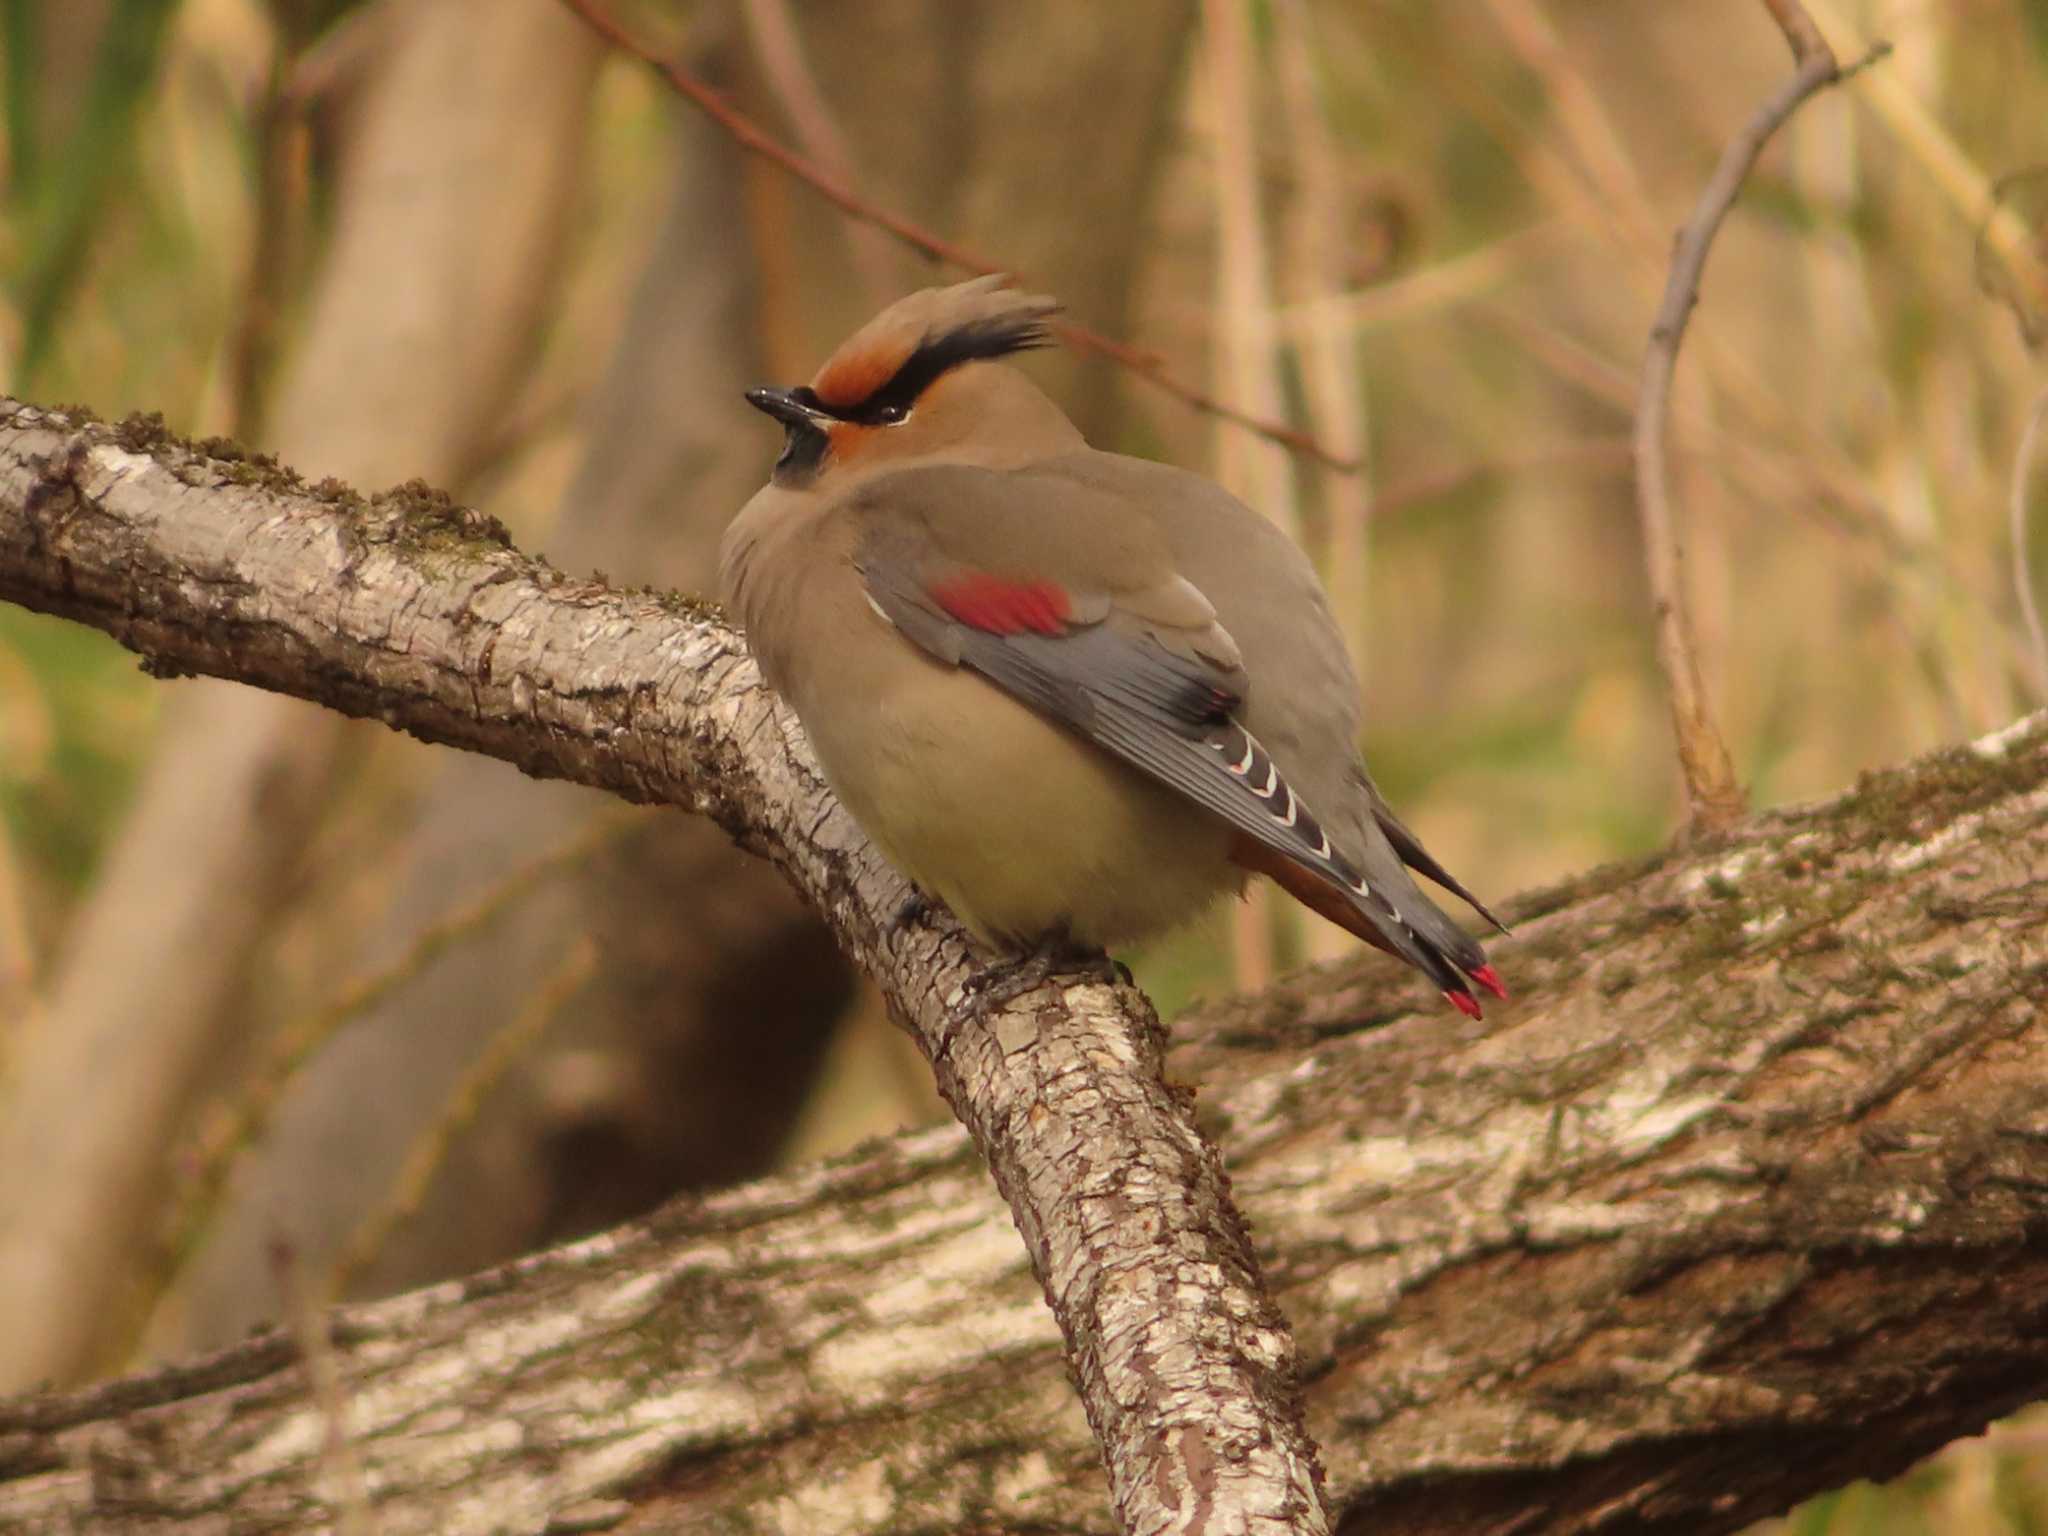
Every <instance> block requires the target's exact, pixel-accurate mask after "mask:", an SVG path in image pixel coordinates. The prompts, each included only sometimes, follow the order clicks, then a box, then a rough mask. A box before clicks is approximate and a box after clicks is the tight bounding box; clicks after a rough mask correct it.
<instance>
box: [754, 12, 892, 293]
mask: <svg viewBox="0 0 2048 1536" xmlns="http://www.w3.org/2000/svg"><path fill="white" fill-rule="evenodd" d="M741 10H742V11H743V12H744V13H745V15H746V18H747V32H748V34H749V35H750V36H751V38H752V40H753V44H754V56H755V57H756V58H758V59H759V60H760V61H761V73H762V74H763V75H764V76H766V77H767V81H768V88H769V89H770V90H771V91H773V92H774V93H775V97H776V100H778V101H779V102H781V104H782V110H783V111H784V112H786V113H787V114H788V115H789V122H790V126H791V127H793V128H795V129H796V136H797V141H798V142H799V143H801V144H802V145H803V147H804V153H805V154H807V155H809V156H810V158H811V160H812V162H813V163H814V164H817V165H819V166H822V167H823V168H824V169H825V171H826V173H827V174H828V175H830V176H831V177H832V178H833V180H835V181H837V182H839V183H841V184H842V185H844V186H847V187H851V186H853V185H854V173H853V151H852V150H851V149H850V148H849V147H848V146H847V142H846V135H845V133H843V132H842V131H841V130H840V127H839V123H838V120H837V119H836V118H834V117H833V115H832V108H831V105H830V104H829V103H828V102H827V101H826V100H825V93H824V92H823V91H821V90H819V89H818V81H817V77H816V76H815V75H813V74H812V73H811V66H810V63H809V61H808V60H806V59H805V58H804V48H803V40H802V39H801V38H800V37H798V36H797V30H796V20H795V18H794V17H792V16H791V15H790V14H789V0H746V3H745V4H744V5H743V6H742V7H741ZM846 233H847V238H848V242H849V243H850V244H851V245H852V247H853V264H854V267H855V268H856V270H858V272H859V273H860V280H861V286H862V287H863V288H864V289H866V291H867V296H868V299H869V301H870V303H871V304H872V305H873V307H875V308H877V309H879V308H881V306H882V305H883V304H885V303H887V302H888V301H889V299H890V297H891V293H890V285H891V274H890V253H889V246H888V243H887V241H886V240H885V239H884V238H883V236H882V232H881V231H880V230H879V229H877V228H875V226H874V225H872V224H863V223H853V224H849V225H847V226H846Z"/></svg>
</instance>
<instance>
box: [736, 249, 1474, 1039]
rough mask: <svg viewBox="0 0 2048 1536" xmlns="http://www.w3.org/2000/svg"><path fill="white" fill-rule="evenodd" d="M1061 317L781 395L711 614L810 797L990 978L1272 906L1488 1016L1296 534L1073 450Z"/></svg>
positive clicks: (900, 349)
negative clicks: (1365, 719)
mask: <svg viewBox="0 0 2048 1536" xmlns="http://www.w3.org/2000/svg"><path fill="white" fill-rule="evenodd" d="M1058 310H1059V305H1058V303H1057V302H1056V301H1055V300H1053V299H1051V298H1048V297H1045V296H1043V295H1037V294H1031V293H1026V292H1023V291H1021V290H1019V289H1016V288H1013V287H1010V286H1007V282H1006V279H1004V278H1003V277H1002V276H1000V275H995V276H989V277H983V278H976V279H973V280H970V281H967V282H962V283H956V284H953V285H951V286H946V287H937V288H927V289H924V290H922V291H919V292H916V293H912V294H909V295H907V296H906V297H904V298H901V299H899V300H897V301H896V302H895V303H893V304H891V305H890V306H889V307H887V308H886V309H884V310H883V311H882V312H881V313H880V314H878V315H876V316H875V317H874V318H873V319H871V320H870V321H868V323H867V324H865V325H863V326H862V327H861V328H860V329H859V330H858V331H856V332H855V333H854V334H853V336H852V337H850V338H849V339H848V340H847V341H846V342H844V343H843V344H842V345H841V346H840V347H839V349H838V350H837V351H836V352H834V353H833V354H832V355H831V356H830V357H829V358H828V359H827V360H826V362H825V363H824V365H823V366H822V367H821V368H819V370H818V371H817V373H816V374H815V375H813V376H812V378H811V380H810V382H809V383H807V384H802V385H798V386H796V387H794V388H780V387H774V388H770V387H763V388H756V389H750V390H748V391H747V392H746V399H747V401H748V403H749V404H751V405H753V406H755V407H756V408H757V409H759V410H761V411H764V412H766V413H767V414H768V415H769V416H770V417H772V418H774V420H775V421H777V422H778V423H780V424H781V426H782V428H783V430H784V440H783V446H782V452H781V455H780V457H778V458H777V459H776V461H775V466H774V469H773V472H772V473H771V475H770V477H769V480H768V483H767V484H766V485H764V486H763V487H762V488H761V489H760V490H759V491H758V492H757V493H756V494H755V495H754V496H753V497H752V498H751V499H750V500H749V501H748V502H747V503H746V505H745V506H744V507H743V508H742V509H741V510H740V511H739V513H738V514H737V515H736V516H735V517H734V518H733V520H732V521H731V523H730V524H729V525H728V526H727V529H726V531H725V534H724V536H723V538H722V539H721V541H720V550H719V582H720V588H721V595H722V597H723V600H724V602H725V604H726V607H727V610H728V612H730V613H732V614H733V615H735V616H736V617H737V619H738V622H739V625H740V628H741V629H742V631H743V632H744V635H745V639H746V645H747V648H748V650H749V652H750V653H751V654H752V656H753V657H754V659H755V662H756V664H757V665H758V667H759V669H760V672H761V674H762V676H763V677H764V678H765V679H766V681H767V683H768V684H769V686H770V687H772V688H773V689H774V690H775V692H776V693H777V694H779V695H780V696H781V698H782V699H783V700H784V701H785V702H786V703H787V704H788V705H789V706H790V708H791V709H792V710H794V712H795V714H796V716H797V718H798V720H799V721H801V722H802V724H803V727H804V730H805V732H806V734H807V735H808V737H809V739H810V743H811V746H812V750H813V751H814V752H815V754H816V756H817V759H818V762H819V764H820V766H821V768H822V769H823V771H824V775H825V778H826V781H827V782H828V783H829V784H830V786H831V787H832V789H833V791H834V793H835V794H836V795H837V796H838V798H839V800H840V802H841V803H842V804H844V805H845V807H846V808H847V809H848V811H850V812H851V813H852V815H853V817H854V819H855V820H856V821H857V822H858V823H859V824H860V826H861V827H862V829H863V830H864V831H865V832H866V833H867V835H868V837H869V838H870V839H871V840H872V841H873V842H874V843H875V844H876V846H877V847H878V848H879V849H880V850H881V852H882V853H883V854H884V856H885V857H887V858H888V860H889V861H890V863H891V864H893V865H894V866H895V867H896V869H897V870H898V871H899V872H900V873H902V874H903V875H905V876H906V877H908V879H909V880H910V882H911V883H912V885H913V887H914V888H915V890H916V892H917V893H918V894H919V896H920V897H922V898H935V899H936V900H938V901H942V902H943V903H944V904H945V905H946V906H947V907H948V908H950V909H951V911H952V912H953V914H954V915H955V916H956V917H958V918H959V920H960V921H961V922H962V923H963V924H964V925H965V926H966V927H967V929H968V930H969V931H970V932H971V933H973V934H974V935H975V936H976V937H977V938H978V939H980V940H981V941H983V942H984V943H985V944H987V945H990V946H991V947H993V948H995V949H997V950H998V951H1002V952H1006V953H1008V954H1010V955H1012V956H1024V955H1030V954H1067V955H1072V954H1080V953H1088V954H1099V953H1100V952H1102V951H1106V950H1107V949H1109V948H1111V947H1114V946H1117V945H1121V944H1128V943H1134V942H1138V941H1140V940H1143V939H1145V938H1148V937H1152V936H1155V935H1157V934H1160V933H1162V932H1166V931H1169V930H1171V929H1174V928H1176V927H1179V926H1182V925H1184V924H1185V923H1187V922H1189V921H1191V920H1192V919H1194V918H1195V917H1197V916H1199V915H1200V914H1201V913H1202V912H1203V911H1204V910H1205V909H1206V908H1207V907H1209V906H1210V905H1211V904H1212V903H1213V902H1214V901H1215V900H1216V899H1218V898H1219V897H1221V896H1222V895H1223V894H1224V893H1226V892H1234V891H1241V890H1242V889H1243V886H1244V884H1245V882H1246V880H1247V879H1248V878H1249V877H1250V876H1252V875H1266V876H1268V877H1270V878H1271V879H1272V880H1274V881H1275V882H1276V883H1277V884H1278V885H1279V886H1280V887H1281V888H1282V889H1283V890H1285V891H1286V892H1288V893H1289V894H1290V895H1291V896H1293V897H1294V898H1295V899H1296V900H1298V901H1300V902H1301V903H1302V904H1303V905H1305V906H1307V907H1309V908H1311V909H1312V910H1314V911H1316V912H1318V913H1321V914H1322V915H1323V916H1324V917H1326V918H1328V919H1330V920H1331V921H1332V922H1334V923H1336V924H1338V925H1339V926H1340V927H1342V928H1345V929H1347V930H1348V931H1349V932H1351V933H1353V934H1355V935H1357V936H1358V937H1359V938H1361V939H1363V940H1365V941H1366V942H1368V943H1370V944H1372V945H1374V946H1376V947H1378V948H1379V949H1382V950H1385V951H1387V952H1388V953H1389V954H1392V955H1394V956H1396V957H1398V958H1399V959H1401V960H1404V961H1406V962H1407V963H1408V964H1409V965H1412V966H1414V967H1415V968H1416V969H1417V970H1419V971H1421V972H1422V973H1423V974H1424V975H1425V976H1427V977H1428V978H1429V979H1430V981H1431V982H1433V983H1434V984H1435V985H1436V986H1437V987H1438V988H1439V989H1440V990H1441V991H1442V993H1443V994H1444V996H1445V998H1446V999H1447V1000H1448V1001H1449V1002H1450V1003H1451V1004H1452V1005H1453V1006H1455V1007H1456V1008H1458V1009H1459V1010H1460V1011H1461V1012H1463V1013H1465V1014H1467V1015H1469V1016H1471V1017H1473V1018H1478V1017H1480V1016H1481V1010H1480V1005H1479V1002H1478V1001H1477V999H1476V997H1475V996H1474V993H1473V987H1474V986H1477V987H1478V988H1480V989H1482V990H1484V991H1486V992H1488V993H1490V994H1492V995H1493V996H1495V997H1497V998H1501V999H1505V998H1506V997H1507V995H1508V994H1507V989H1506V987H1505V986H1504V985H1503V984H1502V982H1501V979H1500V976H1499V974H1498V973H1497V972H1496V971H1495V969H1494V968H1493V966H1492V965H1490V964H1489V963H1488V961H1487V958H1486V954H1485V951H1484V950H1483V949H1482V948H1481V946H1480V944H1479V942H1478V941H1477V940H1476V939H1474V938H1473V937H1472V936H1471V935H1470V934H1468V933H1467V932H1466V931H1465V929H1463V928H1462V927H1460V926H1459V925H1458V924H1457V923H1455V922H1454V921H1452V919H1451V918H1450V917H1449V916H1448V915H1447V914H1446V913H1445V912H1444V911H1443V910H1442V909H1440V908H1439V907H1438V906H1437V905H1436V904H1435V903H1434V902H1433V901H1432V900H1431V899H1430V898H1429V897H1428V896H1427V895H1425V894H1424V893H1423V891H1422V890H1421V888H1420V887H1419V886H1418V885H1417V884H1416V882H1415V880H1414V879H1413V878H1412V877H1411V875H1410V874H1409V871H1410V869H1413V870H1414V871H1416V872H1417V873H1419V874H1420V875H1422V876H1424V877H1426V878H1428V879H1429V880H1431V881H1433V882H1435V884H1437V885H1438V886H1440V887H1442V888H1443V889H1444V890H1446V891H1448V892H1450V893H1451V894H1452V895H1454V896H1456V897H1458V898H1460V899H1461V900H1462V901H1464V902H1466V903H1467V904H1468V905H1470V906H1471V907H1472V909H1473V910H1474V911H1475V912H1477V913H1478V914H1479V915H1480V916H1481V917H1482V918H1484V919H1485V920H1486V921H1487V922H1488V923H1490V924H1492V926H1493V927H1494V928H1496V929H1498V930H1499V931H1500V932H1502V933H1505V932H1507V930H1506V928H1505V927H1503V926H1502V925H1501V923H1500V921H1499V920H1498V919H1497V918H1495V917H1494V915H1493V914H1492V913H1491V912H1489V911H1488V910H1487V909H1486V907H1485V906H1484V905H1483V904H1482V903H1481V902H1480V901H1479V899H1478V898H1477V897H1475V896H1474V895H1472V893H1471V892H1470V891H1468V890H1467V889H1466V888H1465V887H1464V886H1463V885H1461V884H1460V883H1459V882H1458V881H1457V879H1456V878H1455V877H1453V876H1452V875H1451V874H1450V872H1449V871H1448V870H1446V869H1445V868H1444V867H1443V865H1442V864H1440V863H1438V862H1437V860H1436V859H1435V858H1434V857H1433V856H1432V855H1431V854H1430V853H1429V852H1428V850H1427V849H1425V848H1424V847H1423V845H1422V842H1421V840H1420V839H1419V838H1417V837H1416V835H1415V834H1414V833H1413V832H1411V831H1410V830H1409V829H1408V828H1407V827H1406V826H1405V825H1404V824H1403V823H1402V822H1401V820H1400V819H1399V818H1398V817H1397V816H1395V814H1394V812H1393V810H1392V809H1391V808H1390V807H1389V806H1388V804H1387V802H1386V800H1385V798H1384V797H1383V796H1382V795H1381V794H1380V791H1379V788H1378V786H1377V785H1375V784H1374V782H1373V779H1372V775H1371V774H1370V773H1369V772H1368V771H1367V769H1366V765H1365V762H1364V760H1363V758H1362V757H1361V755H1360V750H1359V746H1358V738H1359V733H1360V730H1359V728H1360V723H1361V704H1360V697H1359V687H1358V681H1357V677H1356V674H1355V673H1354V671H1353V669H1352V663H1351V658H1350V656H1349V654H1348V652H1347V650H1346V648H1345V644H1344V640H1343V636H1342V634H1341V632H1340V631H1339V629H1338V627H1337V624H1336V621H1335V620H1334V619H1333V618H1332V616H1331V613H1330V605H1329V599H1328V597H1327V596H1326V594H1325V593H1324V591H1323V588H1322V586H1321V584H1320V582H1319V581H1318V580H1317V578H1316V575H1315V572H1314V570H1313V568H1312V567H1311V565H1310V563H1309V561H1308V559H1307V558H1306V557H1305V556H1304V555H1303V553H1302V552H1301V550H1300V549H1299V548H1298V547H1297V546H1296V545H1295V543H1294V542H1293V540H1292V539H1290V538H1289V537H1288V536H1287V535H1286V534H1285V533H1284V532H1282V531H1281V530H1280V529H1279V528H1277V527H1276V526H1275V525H1274V524H1273V523H1272V522H1271V521H1269V520H1268V519H1266V518H1264V517H1262V516H1260V515H1259V514H1258V513H1257V512H1255V511H1253V510H1252V509H1251V508H1250V507H1248V506H1246V505H1245V504H1244V503H1243V502H1241V501H1239V500H1238V499H1237V498H1236V497H1234V496H1232V495H1231V494H1229V492H1227V491H1225V490H1224V489H1223V488H1222V487H1221V486H1219V485H1217V484H1215V483H1214V482H1213V481H1210V480H1207V479H1205V478H1203V477H1202V476H1200V475H1198V474H1195V473H1193V472H1192V471H1189V470H1184V469H1180V468H1177V467H1175V466H1172V465H1168V464H1162V463H1158V462H1155V461H1152V460H1147V459H1140V458H1133V457H1127V456H1125V455H1122V454H1117V453H1111V452H1106V451H1103V450H1100V449H1096V448H1092V447H1090V446H1089V444H1088V443H1087V441H1086V440H1085V439H1084V438H1083V436H1082V434H1081V432H1080V430H1079V429H1078V428H1077V427H1076V426H1075V425H1074V423H1073V422H1072V421H1071V420H1069V419H1068V417H1067V416H1066V414H1065V413H1064V412H1062V411H1061V410H1060V408H1059V406H1058V405H1057V404H1055V403H1054V401H1053V400H1052V398H1051V397H1050V396H1049V395H1047V394H1046V393H1045V392H1044V391H1043V390H1042V389H1040V388H1039V386H1038V385H1037V384H1036V383H1034V382H1033V381H1032V380H1031V378H1030V377H1029V376H1028V375H1027V374H1026V373H1025V372H1024V371H1023V370H1022V369H1020V368H1019V367H1017V366H1016V359H1017V357H1018V356H1019V354H1022V353H1025V352H1029V351H1031V350H1032V349H1034V348H1037V347H1041V346H1044V345H1047V344H1048V343H1049V341H1050V339H1051V332H1050V329H1049V327H1050V324H1051V321H1052V317H1053V316H1054V315H1055V314H1056V313H1057V312H1058Z"/></svg>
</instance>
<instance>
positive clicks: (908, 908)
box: [890, 885, 937, 928]
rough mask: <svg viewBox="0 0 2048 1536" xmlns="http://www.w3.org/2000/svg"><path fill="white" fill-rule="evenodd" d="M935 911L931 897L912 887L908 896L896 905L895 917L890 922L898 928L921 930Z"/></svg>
mask: <svg viewBox="0 0 2048 1536" xmlns="http://www.w3.org/2000/svg"><path fill="white" fill-rule="evenodd" d="M935 910H937V909H936V907H935V905H934V903H933V901H932V899H931V897H929V896H927V895H925V893H924V892H923V891H921V890H919V889H918V888H917V887H916V886H914V885H913V886H912V887H911V888H910V894H909V895H908V896H905V897H904V898H903V899H902V900H901V901H899V902H898V903H897V904H896V913H895V916H894V917H893V918H891V919H890V921H891V922H892V923H893V924H894V925H895V926H896V927H898V928H922V927H923V926H924V925H925V924H926V923H927V922H928V921H930V919H931V915H932V913H933V912H934V911H935Z"/></svg>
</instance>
